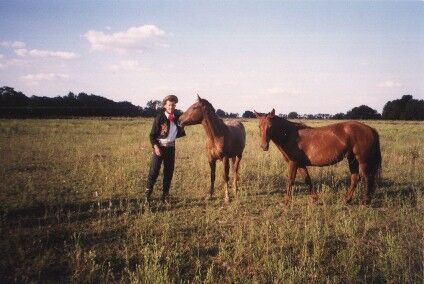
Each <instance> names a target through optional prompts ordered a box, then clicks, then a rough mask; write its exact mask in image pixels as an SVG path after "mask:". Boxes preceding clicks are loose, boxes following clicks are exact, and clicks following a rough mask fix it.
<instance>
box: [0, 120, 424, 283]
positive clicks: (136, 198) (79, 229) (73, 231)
mask: <svg viewBox="0 0 424 284" xmlns="http://www.w3.org/2000/svg"><path fill="white" fill-rule="evenodd" d="M151 122H152V121H151V120H149V119H68V120H0V180H1V184H0V226H1V227H0V228H1V238H0V252H1V253H0V254H1V255H0V256H1V257H0V282H6V281H7V282H9V281H18V282H63V281H66V282H95V283H97V282H124V283H127V282H129V283H164V282H165V283H168V282H172V283H174V282H175V283H179V282H206V283H222V282H257V283H271V282H273V283H283V282H284V283H285V282H295V283H308V282H331V283H333V282H334V283H354V282H378V283H381V282H383V283H384V282H392V283H393V282H394V283H408V282H409V283H423V281H424V269H423V267H424V166H423V164H424V163H423V161H424V142H423V141H424V123H421V122H420V123H419V122H388V121H369V122H366V123H367V124H369V125H371V126H373V127H375V128H376V129H377V130H378V131H379V133H380V140H381V149H382V157H383V168H382V175H381V179H380V180H379V182H378V189H377V192H376V194H375V196H374V199H373V202H372V204H371V206H368V207H364V206H361V205H359V204H360V193H361V190H362V188H363V186H364V185H363V184H362V182H360V185H359V188H358V189H357V191H356V194H355V198H354V200H353V204H352V205H349V206H347V205H344V204H343V203H342V197H343V195H344V193H345V189H346V187H347V185H348V182H349V176H348V167H347V162H346V161H343V162H341V163H339V164H337V165H335V166H330V167H324V168H310V173H311V177H312V180H313V182H314V184H315V185H316V187H317V188H318V189H319V191H320V192H319V202H318V204H314V203H311V202H310V199H309V198H308V192H307V189H306V186H305V185H304V183H303V182H302V180H301V179H300V178H299V177H298V179H297V181H296V185H295V189H294V198H293V200H292V202H291V203H290V204H288V205H285V204H284V202H283V197H282V190H283V189H285V184H286V181H287V179H286V175H287V166H286V164H285V162H284V161H283V159H282V156H281V155H280V154H279V153H278V152H277V150H276V147H275V146H274V145H272V144H271V147H270V151H268V152H263V151H262V150H261V149H260V147H259V134H258V126H257V121H256V120H246V121H245V122H244V123H245V126H246V129H247V146H246V149H245V153H244V158H243V160H242V162H241V169H240V182H239V184H240V192H239V193H238V194H237V196H234V194H231V202H230V204H229V205H224V203H223V191H222V187H221V182H222V177H221V176H222V174H221V172H222V164H221V163H219V164H218V167H217V188H216V195H215V199H213V200H211V201H209V202H207V203H206V202H205V201H204V199H203V197H204V195H205V192H206V190H207V188H208V182H209V166H208V163H207V160H206V154H205V151H204V142H205V141H204V140H205V135H204V132H203V129H202V128H201V127H200V126H192V127H187V128H186V132H187V137H184V138H181V139H179V140H178V142H177V154H176V161H177V165H176V169H175V173H174V179H173V182H172V187H171V195H172V203H173V205H172V207H171V208H164V207H163V206H161V204H160V202H159V197H160V191H161V190H160V189H161V180H160V179H159V181H158V183H157V185H156V187H155V192H154V198H155V204H153V208H152V210H151V211H145V210H143V208H142V203H143V202H142V201H143V200H142V198H143V192H144V188H145V183H146V175H147V172H148V166H149V159H150V154H151V148H150V145H149V140H148V134H149V131H150V127H151ZM306 123H307V124H308V125H311V126H318V125H325V124H328V123H330V122H329V121H307V122H306ZM230 193H232V192H231V191H230Z"/></svg>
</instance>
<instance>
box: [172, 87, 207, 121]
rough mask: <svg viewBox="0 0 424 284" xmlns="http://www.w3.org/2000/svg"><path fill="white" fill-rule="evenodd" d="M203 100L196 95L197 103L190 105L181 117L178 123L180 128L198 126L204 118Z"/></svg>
mask: <svg viewBox="0 0 424 284" xmlns="http://www.w3.org/2000/svg"><path fill="white" fill-rule="evenodd" d="M203 110H204V99H202V98H200V96H199V95H197V101H196V102H195V103H194V104H192V105H191V106H190V107H189V108H188V109H187V110H186V111H185V112H184V113H183V114H182V115H181V116H180V119H179V121H178V123H179V125H180V126H187V125H194V124H199V123H201V122H202V120H203V116H204V111H203Z"/></svg>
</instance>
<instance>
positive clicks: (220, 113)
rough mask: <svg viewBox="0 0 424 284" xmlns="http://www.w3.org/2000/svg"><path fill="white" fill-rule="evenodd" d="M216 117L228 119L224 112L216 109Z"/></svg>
mask: <svg viewBox="0 0 424 284" xmlns="http://www.w3.org/2000/svg"><path fill="white" fill-rule="evenodd" d="M216 115H217V116H219V117H228V114H227V113H226V112H225V111H223V110H222V109H217V110H216Z"/></svg>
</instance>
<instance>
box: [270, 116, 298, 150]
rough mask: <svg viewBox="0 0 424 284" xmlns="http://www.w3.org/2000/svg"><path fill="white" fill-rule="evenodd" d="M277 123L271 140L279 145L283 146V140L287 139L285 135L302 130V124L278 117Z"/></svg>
mask: <svg viewBox="0 0 424 284" xmlns="http://www.w3.org/2000/svg"><path fill="white" fill-rule="evenodd" d="M275 119H276V121H275V122H274V126H273V127H274V131H273V135H272V136H271V140H272V141H273V142H274V143H275V144H278V145H281V146H283V144H284V143H283V142H282V141H283V140H284V138H285V137H283V136H284V133H286V134H288V133H290V134H291V133H293V131H296V130H297V129H299V128H301V127H300V124H297V123H294V122H291V121H288V120H286V119H283V118H280V117H276V118H275Z"/></svg>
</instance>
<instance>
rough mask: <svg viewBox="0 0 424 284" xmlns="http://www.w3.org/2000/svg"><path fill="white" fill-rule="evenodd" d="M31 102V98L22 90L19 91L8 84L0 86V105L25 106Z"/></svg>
mask: <svg viewBox="0 0 424 284" xmlns="http://www.w3.org/2000/svg"><path fill="white" fill-rule="evenodd" d="M29 103H30V99H29V98H28V97H27V96H25V95H24V94H23V93H22V92H17V91H15V89H13V88H11V87H7V86H4V87H1V88H0V107H16V106H20V107H23V106H27V105H28V104H29Z"/></svg>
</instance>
